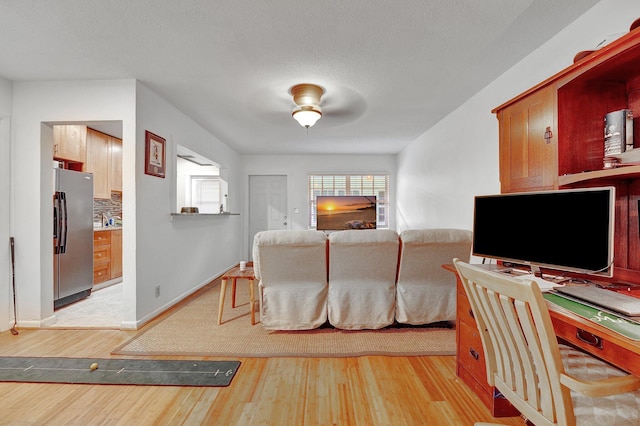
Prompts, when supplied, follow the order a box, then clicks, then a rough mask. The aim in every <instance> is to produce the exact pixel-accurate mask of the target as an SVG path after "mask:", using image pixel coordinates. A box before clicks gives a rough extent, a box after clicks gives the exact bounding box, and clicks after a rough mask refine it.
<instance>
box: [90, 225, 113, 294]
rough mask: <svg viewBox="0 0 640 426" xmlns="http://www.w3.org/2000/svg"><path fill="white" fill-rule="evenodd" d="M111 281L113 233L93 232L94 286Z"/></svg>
mask: <svg viewBox="0 0 640 426" xmlns="http://www.w3.org/2000/svg"><path fill="white" fill-rule="evenodd" d="M110 279H111V231H94V232H93V284H94V285H95V284H100V283H103V282H105V281H108V280H110Z"/></svg>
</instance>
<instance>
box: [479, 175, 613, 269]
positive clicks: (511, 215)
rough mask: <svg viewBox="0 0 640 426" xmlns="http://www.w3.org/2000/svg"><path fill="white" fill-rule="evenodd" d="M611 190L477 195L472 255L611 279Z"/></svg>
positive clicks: (535, 267) (586, 189)
mask: <svg viewBox="0 0 640 426" xmlns="http://www.w3.org/2000/svg"><path fill="white" fill-rule="evenodd" d="M614 211H615V189H614V188H613V187H601V188H583V189H576V190H574V189H571V190H557V191H541V192H526V193H514V194H501V195H487V196H477V197H475V201H474V220H473V250H472V251H473V254H474V255H475V256H479V257H488V258H493V259H499V260H502V261H507V262H514V263H520V264H525V265H529V266H530V267H531V269H532V271H533V272H534V273H535V272H538V271H539V268H540V267H547V268H551V269H555V270H560V271H570V272H579V273H585V274H597V275H604V276H612V275H613V240H614V239H613V235H614V222H615V220H614Z"/></svg>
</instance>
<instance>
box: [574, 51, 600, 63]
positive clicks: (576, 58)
mask: <svg viewBox="0 0 640 426" xmlns="http://www.w3.org/2000/svg"><path fill="white" fill-rule="evenodd" d="M593 52H595V50H582V51H580V52H578V53H576V56H574V57H573V63H574V64H575V63H576V62H578V61H579V60H581V59H584V58H586V57H587V56H589V55H591V54H592V53H593Z"/></svg>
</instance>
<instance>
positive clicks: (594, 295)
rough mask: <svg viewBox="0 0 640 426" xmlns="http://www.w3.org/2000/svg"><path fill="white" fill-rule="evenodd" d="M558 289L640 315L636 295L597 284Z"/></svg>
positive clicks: (561, 292) (638, 300)
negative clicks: (618, 291) (597, 285)
mask: <svg viewBox="0 0 640 426" xmlns="http://www.w3.org/2000/svg"><path fill="white" fill-rule="evenodd" d="M556 290H557V291H558V293H560V294H561V295H562V294H566V295H568V296H571V297H574V298H576V299H581V300H584V301H587V302H589V303H591V304H593V305H596V306H602V307H604V308H607V309H609V310H611V311H614V312H619V313H621V314H624V315H627V316H630V317H636V316H640V299H638V298H636V297H632V296H627V295H625V294H621V293H616V292H615V291H612V290H607V289H604V288H599V287H595V286H581V285H580V286H567V287H563V288H558V289H556Z"/></svg>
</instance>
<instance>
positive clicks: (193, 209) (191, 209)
mask: <svg viewBox="0 0 640 426" xmlns="http://www.w3.org/2000/svg"><path fill="white" fill-rule="evenodd" d="M199 212H200V211H199V210H198V208H197V207H183V208H181V209H180V213H187V214H197V213H199Z"/></svg>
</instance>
